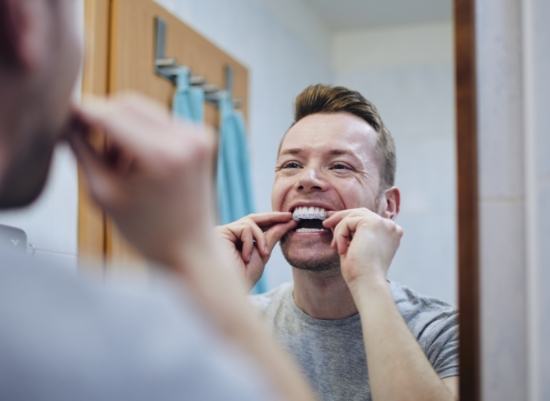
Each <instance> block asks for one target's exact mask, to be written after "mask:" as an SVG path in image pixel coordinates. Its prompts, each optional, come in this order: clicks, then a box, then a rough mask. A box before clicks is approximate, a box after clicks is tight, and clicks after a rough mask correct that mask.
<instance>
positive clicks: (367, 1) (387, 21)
mask: <svg viewBox="0 0 550 401" xmlns="http://www.w3.org/2000/svg"><path fill="white" fill-rule="evenodd" d="M304 2H305V4H306V5H307V6H309V7H310V8H311V10H312V12H314V13H315V14H317V15H318V16H319V17H320V18H321V19H322V20H323V21H324V22H325V23H326V25H327V27H328V28H329V29H330V30H331V31H347V30H357V29H367V28H372V27H379V26H384V25H401V24H415V23H422V22H435V21H449V20H450V19H451V18H452V0H304Z"/></svg>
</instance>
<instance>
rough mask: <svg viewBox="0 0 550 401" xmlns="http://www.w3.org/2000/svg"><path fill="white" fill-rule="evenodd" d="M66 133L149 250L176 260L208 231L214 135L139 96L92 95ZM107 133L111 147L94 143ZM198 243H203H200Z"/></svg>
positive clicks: (110, 204) (102, 200) (131, 236)
mask: <svg viewBox="0 0 550 401" xmlns="http://www.w3.org/2000/svg"><path fill="white" fill-rule="evenodd" d="M75 120H76V121H77V124H75V127H76V128H75V127H73V129H72V131H71V132H70V133H69V134H68V140H69V142H70V144H71V147H72V149H73V151H74V153H75V155H76V157H77V159H78V161H79V162H80V164H81V166H82V168H83V170H84V173H85V175H86V178H87V183H88V187H89V190H90V192H91V196H92V198H93V199H94V200H95V201H96V202H97V203H98V204H99V206H101V207H102V208H103V209H104V210H105V211H106V212H107V214H108V215H109V216H110V217H111V218H112V219H113V221H114V222H115V223H116V225H117V226H118V228H119V230H120V231H121V233H122V234H123V235H124V236H125V237H126V239H127V240H128V241H129V242H130V243H131V244H132V245H134V246H135V247H136V248H137V249H138V250H139V251H141V252H142V253H143V254H144V256H145V257H147V258H149V259H151V260H154V261H156V262H159V263H162V264H165V265H169V266H173V265H176V264H177V263H178V261H177V259H178V257H179V255H181V253H182V252H183V251H184V250H183V247H192V246H194V245H197V244H198V243H200V241H202V240H205V239H206V238H209V237H211V227H213V217H212V214H213V213H212V205H211V198H212V196H211V186H212V182H211V177H212V175H211V162H212V155H213V140H212V137H211V135H209V132H206V130H205V129H203V128H200V127H197V126H194V125H186V124H184V123H183V122H180V121H178V120H175V119H173V118H172V117H171V116H170V115H169V114H168V112H167V111H165V110H164V109H163V108H162V107H161V106H160V105H158V104H157V103H154V102H152V101H150V100H147V99H146V98H144V97H142V96H138V95H119V96H115V97H113V98H111V99H109V100H99V99H94V100H93V101H87V102H85V103H84V104H82V105H81V106H78V107H77V109H76V110H75ZM94 131H97V132H101V133H103V134H104V135H105V137H106V140H107V144H108V149H107V152H98V151H96V150H95V149H94V148H93V147H92V146H91V145H90V143H89V135H90V133H91V132H94ZM201 245H203V244H202V243H201Z"/></svg>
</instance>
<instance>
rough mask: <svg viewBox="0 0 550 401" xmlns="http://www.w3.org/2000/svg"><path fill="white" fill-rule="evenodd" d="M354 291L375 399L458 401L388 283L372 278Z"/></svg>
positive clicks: (378, 400) (381, 400)
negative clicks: (418, 341)
mask: <svg viewBox="0 0 550 401" xmlns="http://www.w3.org/2000/svg"><path fill="white" fill-rule="evenodd" d="M353 293H354V300H355V302H356V304H357V308H358V310H359V313H360V316H361V324H362V329H363V337H364V343H365V352H366V355H367V364H368V369H369V381H370V387H371V390H372V394H373V399H374V400H375V401H385V400H392V401H394V400H395V401H401V400H422V401H447V400H449V401H451V400H455V397H454V396H453V394H452V393H451V391H450V390H449V388H448V387H447V386H446V385H445V383H443V381H442V380H441V379H440V378H439V376H438V375H437V373H436V372H435V371H434V369H433V368H432V366H431V364H430V362H429V361H428V359H427V358H426V356H425V355H424V352H423V351H422V349H421V348H420V345H419V344H418V343H417V341H416V339H415V338H414V336H413V335H412V334H411V332H410V331H409V329H408V327H407V325H406V324H405V321H404V320H403V318H402V317H401V314H400V313H399V311H398V309H397V307H396V305H395V302H394V300H393V297H392V294H391V291H390V288H389V285H388V283H387V282H386V281H385V280H384V279H378V280H369V281H367V282H366V283H365V284H364V285H362V287H361V289H356V290H355V291H353Z"/></svg>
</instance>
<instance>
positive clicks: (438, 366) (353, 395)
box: [253, 282, 458, 401]
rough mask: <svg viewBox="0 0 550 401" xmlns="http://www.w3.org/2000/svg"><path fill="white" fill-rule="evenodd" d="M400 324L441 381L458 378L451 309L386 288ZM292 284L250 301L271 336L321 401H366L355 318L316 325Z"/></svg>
mask: <svg viewBox="0 0 550 401" xmlns="http://www.w3.org/2000/svg"><path fill="white" fill-rule="evenodd" d="M390 286H391V290H392V293H393V297H394V300H395V302H396V305H397V308H398V309H399V311H400V313H401V315H402V316H403V319H404V320H405V322H406V323H407V325H408V327H409V329H410V330H411V332H412V334H413V335H414V337H415V338H416V339H417V341H418V343H419V344H420V346H421V347H422V349H423V350H424V353H425V354H426V356H427V358H428V360H429V361H430V363H431V364H432V366H433V368H434V370H435V371H436V372H437V374H438V375H439V377H441V378H445V377H451V376H457V375H458V322H457V313H456V311H455V309H454V308H453V307H451V306H450V305H448V304H446V303H444V302H442V301H439V300H437V299H434V298H428V297H424V296H421V295H419V294H417V293H416V292H414V291H412V290H410V289H409V288H407V287H404V286H402V285H400V284H397V283H395V282H391V283H390ZM292 288H293V287H292V284H290V283H287V284H283V285H281V286H279V287H277V288H276V289H274V290H272V291H270V292H268V293H266V294H262V295H257V296H254V297H253V301H254V302H255V303H257V304H258V306H259V307H260V309H261V310H262V313H263V315H264V316H265V318H266V319H267V321H268V323H269V324H270V325H271V326H272V329H273V332H274V333H275V336H276V337H277V338H278V339H279V340H280V342H282V344H283V346H284V347H285V348H286V349H287V350H288V351H289V352H290V353H291V354H292V355H294V357H295V358H296V359H297V362H298V364H299V365H300V366H301V368H302V370H303V372H304V373H305V375H306V376H307V377H308V378H309V380H310V383H311V385H312V386H313V388H314V389H315V390H316V392H317V393H318V394H319V396H320V398H321V399H322V400H323V401H370V400H371V395H370V390H369V380H368V370H367V360H366V356H365V348H364V346H363V334H362V330H361V321H360V317H359V314H356V315H354V316H351V317H349V318H346V319H341V320H320V319H314V318H312V317H311V316H309V315H307V314H306V313H304V312H303V311H302V310H300V309H299V308H298V307H297V306H296V304H295V303H294V299H293V297H292Z"/></svg>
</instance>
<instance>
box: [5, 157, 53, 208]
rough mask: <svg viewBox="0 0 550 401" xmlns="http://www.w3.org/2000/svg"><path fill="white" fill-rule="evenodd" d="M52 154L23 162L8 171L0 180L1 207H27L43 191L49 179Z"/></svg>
mask: <svg viewBox="0 0 550 401" xmlns="http://www.w3.org/2000/svg"><path fill="white" fill-rule="evenodd" d="M50 161H51V156H50V155H45V156H44V157H42V158H37V159H35V160H34V162H30V163H21V164H18V165H16V166H12V168H11V169H9V171H6V173H5V174H4V177H2V180H1V182H0V209H14V208H20V207H25V206H28V205H30V204H31V203H33V202H34V201H35V200H36V199H37V198H38V197H39V196H40V194H41V193H42V191H43V189H44V187H45V186H46V182H47V179H48V172H49V167H50Z"/></svg>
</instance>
